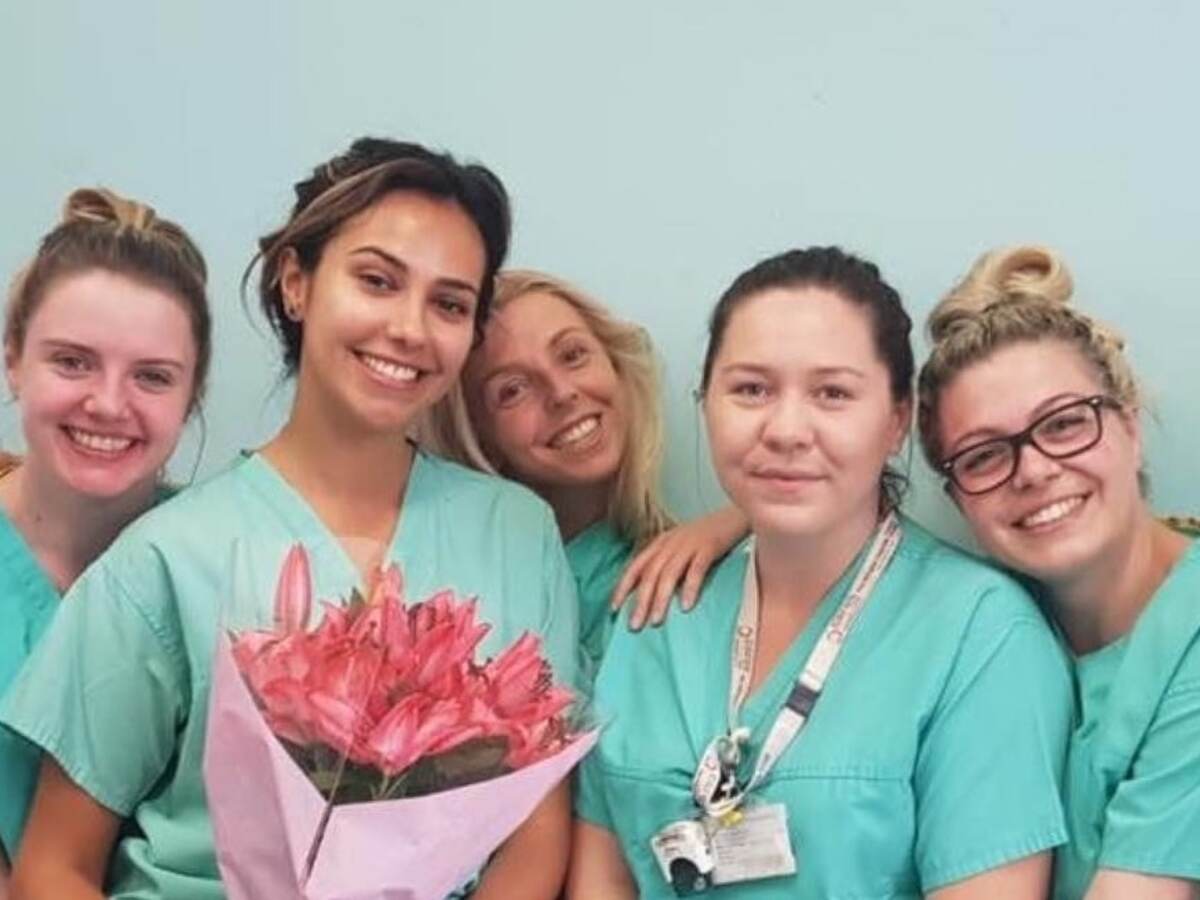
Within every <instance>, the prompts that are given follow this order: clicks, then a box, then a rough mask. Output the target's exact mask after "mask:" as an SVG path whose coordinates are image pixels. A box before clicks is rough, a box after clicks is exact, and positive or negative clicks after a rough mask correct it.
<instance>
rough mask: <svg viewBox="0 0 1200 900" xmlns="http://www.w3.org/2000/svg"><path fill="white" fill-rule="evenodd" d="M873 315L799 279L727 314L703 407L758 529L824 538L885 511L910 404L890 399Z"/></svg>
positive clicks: (720, 456)
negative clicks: (889, 467)
mask: <svg viewBox="0 0 1200 900" xmlns="http://www.w3.org/2000/svg"><path fill="white" fill-rule="evenodd" d="M868 315H869V313H868V312H866V311H865V310H864V309H862V308H861V307H859V306H856V305H854V304H852V303H850V302H848V301H846V300H845V299H843V298H842V297H841V296H839V295H838V294H836V293H833V292H831V291H829V290H826V289H824V288H818V287H798V288H774V289H770V290H766V291H763V292H762V293H760V294H757V295H753V296H751V297H749V298H748V299H746V300H745V301H743V302H742V303H741V304H740V305H739V306H738V308H737V309H736V310H735V311H734V312H733V314H732V316H731V317H730V320H729V324H728V327H727V328H726V330H725V333H724V337H723V339H722V341H721V346H720V349H719V350H718V352H717V354H716V356H715V358H714V360H713V366H712V375H711V378H710V381H709V384H708V387H707V390H706V392H705V401H704V411H705V419H706V422H707V425H708V436H709V443H710V445H711V448H712V457H713V465H714V467H715V468H716V472H717V477H718V478H719V479H720V481H721V485H722V486H723V487H724V488H725V491H726V492H727V493H728V494H729V496H730V498H731V499H732V500H733V502H734V504H735V505H736V506H738V507H739V508H740V509H741V510H742V512H743V513H745V515H746V516H747V518H748V519H749V520H750V523H751V527H752V528H753V530H754V531H755V533H756V534H760V535H762V534H764V533H771V534H774V535H780V536H790V537H795V536H806V537H810V538H819V537H822V536H825V535H828V534H830V533H832V532H833V531H835V530H837V529H839V528H841V527H843V526H850V523H856V524H858V523H862V522H865V521H868V520H870V521H873V520H874V518H875V517H876V515H877V514H878V506H879V491H880V476H881V473H882V471H883V468H884V465H885V463H886V461H887V458H888V456H889V455H890V454H892V453H894V452H896V451H897V450H899V448H900V445H901V444H902V442H903V439H904V435H905V432H906V430H907V426H908V415H909V407H908V404H907V403H900V404H897V403H896V402H895V400H894V399H893V393H892V387H891V383H890V379H889V375H888V370H887V368H886V366H885V365H884V363H883V361H882V360H881V359H880V357H879V354H878V353H877V351H876V349H875V344H874V340H873V337H872V332H871V322H870V320H869V319H868Z"/></svg>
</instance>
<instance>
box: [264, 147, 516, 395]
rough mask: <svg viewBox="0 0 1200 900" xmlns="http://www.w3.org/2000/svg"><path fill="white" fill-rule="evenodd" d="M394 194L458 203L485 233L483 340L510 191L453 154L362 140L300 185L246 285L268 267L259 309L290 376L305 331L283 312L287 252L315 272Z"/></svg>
mask: <svg viewBox="0 0 1200 900" xmlns="http://www.w3.org/2000/svg"><path fill="white" fill-rule="evenodd" d="M392 191H416V192H418V193H421V194H426V195H428V196H431V197H439V198H444V199H446V200H450V201H453V202H454V203H457V204H458V205H459V206H460V207H461V208H462V210H463V211H464V212H465V213H466V214H467V216H468V217H469V218H470V219H471V221H472V222H474V223H475V227H476V228H478V229H479V234H480V237H481V239H482V241H483V247H484V253H485V256H486V265H485V269H484V277H483V286H482V288H481V289H480V292H479V302H478V304H477V305H476V308H475V330H476V336H477V337H478V336H479V334H481V332H482V328H483V323H484V322H485V321H486V320H487V313H488V307H489V305H490V303H491V299H492V280H493V278H494V276H495V274H496V272H497V270H498V269H499V268H500V266H501V265H502V264H503V262H504V257H505V254H507V252H508V240H509V232H510V230H511V218H512V216H511V212H510V210H509V203H508V194H507V193H506V192H505V190H504V185H503V184H501V182H500V179H499V178H497V177H496V176H495V175H494V174H493V173H492V172H491V170H490V169H487V168H486V167H484V166H481V165H478V164H466V165H464V164H462V163H459V162H458V161H457V160H455V159H454V158H453V157H452V156H450V155H449V154H447V153H435V152H434V151H432V150H428V149H426V148H425V147H422V146H421V145H419V144H412V143H406V142H403V141H392V140H386V139H383V138H359V139H358V140H356V141H355V142H354V143H353V144H351V145H350V148H349V149H348V150H347V151H346V152H345V153H343V154H341V155H340V156H335V157H334V158H333V159H331V160H329V161H328V162H326V163H323V164H321V165H319V166H317V167H316V168H315V169H313V171H312V174H311V175H310V176H309V177H308V178H305V179H304V180H303V181H299V182H297V183H296V185H295V193H296V202H295V204H294V205H293V207H292V212H291V215H290V216H289V217H288V220H287V222H286V223H285V224H284V225H283V226H282V227H281V228H278V229H276V230H275V231H272V232H271V233H270V234H268V235H265V236H264V237H262V238H261V239H260V240H259V242H258V246H259V252H258V254H257V255H256V256H255V257H254V259H253V260H251V261H250V265H249V266H248V267H247V269H246V273H245V275H244V276H243V278H242V287H243V290H244V289H245V286H246V283H247V281H248V280H249V278H250V274H251V272H252V270H253V268H254V266H255V264H256V263H258V264H261V271H260V273H259V288H258V296H259V304H260V306H261V308H262V311H263V314H264V315H265V316H266V317H267V321H268V322H269V323H270V325H271V329H272V330H273V331H274V332H275V335H276V337H278V338H279V342H280V345H281V347H282V350H283V364H284V369H285V370H286V371H287V373H288V374H292V373H294V372H295V371H296V370H297V369H298V368H299V365H300V348H301V345H302V343H303V333H304V325H303V323H302V322H296V321H293V320H292V319H291V318H289V317H288V315H287V311H286V309H285V307H284V302H283V292H282V289H281V287H280V284H279V279H280V275H281V274H282V268H283V261H284V259H285V258H286V254H287V252H288V251H289V250H290V251H292V252H294V253H295V254H296V257H297V259H298V260H299V262H300V265H301V267H302V268H303V269H304V270H305V271H308V272H311V271H312V270H313V269H315V268H316V267H317V263H319V262H320V260H321V251H322V250H324V248H325V244H326V243H327V242H328V241H329V239H330V238H331V237H333V235H334V233H335V232H336V231H337V230H338V228H339V227H341V225H342V223H344V222H345V221H346V220H347V219H349V218H351V217H353V216H355V215H357V214H358V213H360V212H362V211H363V210H365V209H366V208H367V207H369V206H371V205H372V204H373V203H375V202H376V201H377V200H379V199H381V198H382V197H384V196H385V195H387V194H389V193H391V192H392Z"/></svg>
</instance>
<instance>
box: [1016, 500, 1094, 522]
mask: <svg viewBox="0 0 1200 900" xmlns="http://www.w3.org/2000/svg"><path fill="white" fill-rule="evenodd" d="M1088 496H1089V495H1088V494H1072V495H1071V496H1069V497H1062V498H1060V499H1058V500H1053V501H1051V502H1050V503H1045V504H1043V505H1041V506H1039V507H1038V508H1037V509H1035V510H1033V511H1032V512H1030V513H1027V514H1026V515H1024V516H1022V517H1021V518H1019V519H1017V521H1016V522H1015V523H1013V524H1014V525H1015V526H1016V527H1017V528H1021V529H1025V530H1035V529H1038V528H1048V527H1049V526H1051V525H1054V524H1055V523H1057V522H1061V521H1062V520H1063V519H1065V518H1067V517H1068V516H1070V515H1072V514H1074V513H1075V512H1076V511H1077V510H1079V508H1080V507H1082V506H1083V504H1084V503H1085V502H1087V499H1088Z"/></svg>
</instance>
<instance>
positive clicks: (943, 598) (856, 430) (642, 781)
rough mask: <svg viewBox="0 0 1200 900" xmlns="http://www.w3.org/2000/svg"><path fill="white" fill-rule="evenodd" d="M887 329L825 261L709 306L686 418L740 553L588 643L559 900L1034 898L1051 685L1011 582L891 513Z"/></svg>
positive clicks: (1060, 726) (748, 279) (1033, 628)
mask: <svg viewBox="0 0 1200 900" xmlns="http://www.w3.org/2000/svg"><path fill="white" fill-rule="evenodd" d="M909 331H910V322H909V318H908V316H907V314H906V313H905V312H904V310H903V308H902V306H901V304H900V299H899V297H898V296H897V294H896V292H895V291H894V290H893V289H892V288H891V287H889V286H888V285H887V284H886V282H884V281H883V280H882V279H881V277H880V275H879V272H878V270H877V269H876V268H875V267H874V266H873V265H871V264H869V263H866V262H864V261H862V260H860V259H858V258H857V257H854V256H850V255H848V254H845V253H844V252H842V251H841V250H838V249H837V248H812V249H808V250H797V251H792V252H788V253H784V254H782V255H780V256H777V257H774V258H771V259H767V260H765V261H763V262H761V263H759V264H758V265H756V266H754V267H753V268H751V269H750V270H749V271H747V272H745V273H743V274H742V275H741V276H739V277H738V279H737V280H736V281H734V283H733V285H732V286H731V287H730V288H729V289H728V290H727V291H726V292H725V294H724V296H722V298H721V300H720V302H719V303H718V304H717V306H716V309H715V311H714V312H713V317H712V322H711V328H710V339H709V345H708V350H707V353H706V356H705V361H704V368H703V377H702V381H701V390H702V395H703V407H704V416H705V421H706V425H707V429H708V435H709V441H710V445H711V448H712V458H713V464H714V467H715V468H716V471H717V475H718V477H719V479H720V481H721V484H722V486H723V487H724V488H725V490H726V492H727V493H728V494H729V495H730V498H731V499H732V501H733V503H734V505H735V506H737V507H738V508H739V509H740V510H741V511H742V513H743V514H744V515H745V516H746V518H747V519H748V520H749V522H750V525H751V530H752V534H753V541H752V543H751V545H750V548H749V550H748V551H747V552H735V553H733V554H730V555H729V556H728V557H726V559H725V560H724V561H723V562H722V563H721V564H720V565H719V566H718V567H717V569H716V570H715V571H714V573H713V574H712V575H711V576H710V578H709V581H708V584H707V586H706V588H705V589H704V591H703V595H702V599H701V602H700V603H699V605H698V606H697V608H696V609H695V610H694V611H693V612H692V613H691V614H689V615H687V616H673V617H671V618H670V619H668V621H667V622H666V624H665V625H664V626H663V628H661V629H658V630H656V631H653V632H649V633H645V634H643V635H641V636H638V637H634V636H632V635H630V634H628V633H627V632H626V631H624V630H623V629H619V630H617V632H616V633H615V634H614V636H613V639H612V642H611V644H610V646H609V649H608V652H607V654H606V656H605V658H604V662H603V664H602V665H601V668H600V673H599V676H598V678H597V683H596V704H597V706H598V707H599V708H600V710H601V712H602V713H607V714H609V715H611V716H612V717H613V718H612V723H611V724H610V725H609V727H608V729H607V730H606V731H605V733H604V735H603V737H602V739H601V742H600V745H599V748H598V750H597V751H595V752H594V753H593V754H592V756H591V757H590V758H589V759H588V760H586V761H585V763H584V766H583V769H582V770H581V774H580V779H579V780H580V785H581V789H580V795H579V798H578V801H577V815H578V816H579V819H580V821H579V823H578V825H577V828H576V844H575V850H574V853H573V858H572V871H571V874H570V877H569V896H571V897H573V898H591V897H596V898H600V897H604V898H619V897H633V896H637V895H639V894H640V896H642V897H669V896H672V895H673V894H674V893H678V894H687V893H691V892H693V891H694V890H696V889H698V888H699V889H703V888H704V887H706V886H708V885H709V883H710V882H711V884H712V886H711V890H712V892H713V893H714V894H716V895H723V896H729V897H760V898H767V897H779V898H783V897H787V898H795V897H801V898H807V897H811V898H818V897H820V898H830V897H867V896H871V897H885V896H886V897H915V896H919V895H929V896H933V897H938V898H964V897H968V898H973V897H999V896H1002V897H1006V898H1021V897H1029V898H1034V897H1042V896H1044V894H1045V892H1046V889H1047V887H1048V884H1049V876H1050V857H1049V851H1050V849H1051V848H1052V847H1054V846H1055V845H1056V844H1059V843H1062V841H1063V840H1065V837H1066V832H1065V825H1064V822H1063V817H1062V812H1061V809H1060V806H1059V801H1058V774H1059V770H1060V767H1061V761H1062V752H1063V748H1064V746H1065V742H1066V731H1067V728H1068V723H1069V716H1070V693H1069V681H1068V674H1067V671H1066V666H1065V662H1064V660H1063V658H1062V655H1061V653H1060V652H1059V650H1058V648H1057V647H1056V646H1055V643H1054V640H1053V637H1052V635H1051V634H1050V632H1049V630H1048V628H1047V627H1046V623H1045V621H1044V620H1043V619H1042V617H1041V615H1040V614H1039V612H1038V610H1037V609H1036V607H1035V606H1034V605H1033V604H1032V603H1031V602H1030V600H1029V598H1028V597H1027V596H1026V595H1025V594H1024V593H1023V592H1022V591H1021V589H1020V588H1019V587H1018V586H1017V585H1016V584H1015V583H1014V582H1012V581H1011V580H1009V579H1008V578H1006V577H1005V576H1003V575H1002V574H1000V573H998V572H996V571H994V570H992V569H990V568H988V567H986V566H984V565H982V564H980V563H978V562H976V561H975V560H973V559H971V558H969V557H967V556H966V555H964V554H962V553H960V552H958V551H956V550H954V549H952V548H951V547H949V546H947V545H944V544H942V543H941V542H939V541H938V540H936V539H935V538H933V537H932V536H931V535H929V534H928V533H927V532H925V531H924V530H922V529H921V528H920V527H918V526H917V525H916V524H914V523H913V522H911V521H909V520H907V519H904V518H902V517H900V516H899V515H898V514H897V512H896V505H897V502H898V499H899V498H898V491H897V487H898V485H897V481H896V476H895V474H894V473H892V472H891V471H890V470H889V469H888V467H887V460H888V458H889V456H891V455H893V454H895V453H896V452H898V451H899V449H900V447H901V445H902V444H903V441H904V438H905V434H906V431H907V428H908V423H909V413H910V409H911V379H912V374H913V359H912V351H911V349H910V346H909ZM739 601H740V603H739ZM726 648H730V650H729V651H728V654H727V651H726ZM801 673H803V674H801ZM826 677H827V678H828V681H827V683H826ZM726 698H728V703H726ZM710 865H711V866H712V868H711V871H707V872H706V870H708V869H709V867H710Z"/></svg>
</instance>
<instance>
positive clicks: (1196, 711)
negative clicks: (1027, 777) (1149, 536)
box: [1055, 541, 1200, 900]
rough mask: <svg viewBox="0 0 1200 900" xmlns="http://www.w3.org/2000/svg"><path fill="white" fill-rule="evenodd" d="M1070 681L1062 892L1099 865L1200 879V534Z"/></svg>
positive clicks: (1077, 887) (1074, 889) (1082, 887)
mask: <svg viewBox="0 0 1200 900" xmlns="http://www.w3.org/2000/svg"><path fill="white" fill-rule="evenodd" d="M1075 679H1076V685H1077V686H1076V690H1077V693H1078V698H1079V716H1078V720H1077V722H1076V726H1075V730H1074V732H1073V733H1072V735H1071V745H1070V753H1069V756H1068V764H1067V778H1066V785H1065V792H1064V800H1065V803H1066V806H1067V816H1068V819H1069V822H1070V829H1071V841H1070V843H1069V844H1068V845H1067V846H1065V847H1062V848H1060V849H1059V851H1058V854H1057V857H1056V860H1055V896H1056V897H1059V898H1064V900H1066V898H1070V900H1077V898H1080V897H1082V896H1083V895H1084V893H1085V892H1086V891H1087V888H1088V885H1089V884H1090V883H1091V881H1092V878H1093V876H1094V875H1095V873H1096V870H1097V869H1102V868H1107V869H1123V870H1127V871H1132V872H1141V873H1144V874H1147V875H1162V876H1170V877H1174V878H1184V879H1195V880H1200V541H1193V543H1192V545H1191V547H1189V548H1188V551H1187V553H1186V554H1185V555H1184V556H1183V558H1182V559H1180V560H1179V562H1178V563H1176V564H1175V567H1174V568H1173V569H1172V570H1171V572H1170V574H1169V575H1168V576H1167V579H1166V580H1165V581H1164V582H1163V584H1162V585H1161V586H1160V587H1159V589H1158V591H1157V592H1156V593H1155V595H1154V597H1153V598H1152V599H1151V601H1150V603H1149V604H1148V605H1147V606H1146V608H1145V609H1144V610H1143V611H1142V614H1141V615H1140V616H1139V617H1138V620H1137V623H1136V624H1135V625H1134V627H1133V630H1132V631H1131V632H1129V634H1127V635H1125V636H1124V637H1123V638H1121V639H1120V640H1118V641H1116V642H1115V643H1112V644H1109V645H1108V646H1106V647H1102V648H1101V649H1099V650H1096V651H1095V652H1093V653H1089V654H1087V655H1085V656H1081V657H1079V659H1078V660H1076V665H1075Z"/></svg>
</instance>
